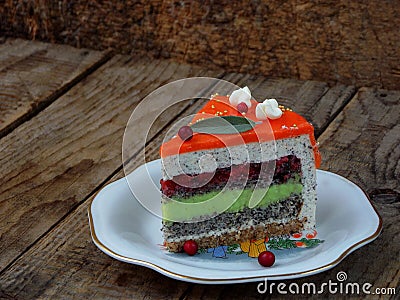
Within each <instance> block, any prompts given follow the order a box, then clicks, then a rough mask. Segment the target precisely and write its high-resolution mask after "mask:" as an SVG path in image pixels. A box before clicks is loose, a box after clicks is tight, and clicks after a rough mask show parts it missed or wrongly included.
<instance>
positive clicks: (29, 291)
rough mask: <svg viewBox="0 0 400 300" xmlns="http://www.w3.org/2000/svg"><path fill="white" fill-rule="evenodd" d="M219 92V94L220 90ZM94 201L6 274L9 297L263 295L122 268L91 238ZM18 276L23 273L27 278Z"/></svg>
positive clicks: (319, 90)
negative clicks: (89, 210)
mask: <svg viewBox="0 0 400 300" xmlns="http://www.w3.org/2000/svg"><path fill="white" fill-rule="evenodd" d="M223 79H225V80H228V79H229V80H230V81H232V82H234V83H236V84H238V85H240V86H243V85H244V84H248V85H249V87H250V88H251V89H252V91H253V92H254V94H255V95H264V93H265V92H266V91H267V90H268V88H267V87H266V86H267V85H269V84H271V85H272V84H273V85H275V86H276V89H278V87H279V86H280V85H281V83H280V82H276V81H274V80H273V81H269V80H268V79H265V78H264V77H261V76H248V75H243V74H227V75H225V76H223ZM267 82H269V84H267ZM284 82H285V84H288V85H291V84H292V85H296V84H297V85H298V86H299V87H300V89H301V87H302V86H303V85H304V86H305V87H303V89H304V91H303V94H302V95H303V97H304V99H308V101H310V102H312V101H314V103H318V102H319V101H321V98H323V97H324V95H326V94H328V93H329V90H327V87H326V86H325V85H323V84H321V83H305V82H302V83H301V82H298V81H294V82H291V81H287V80H285V81H284ZM312 85H314V87H312ZM294 90H296V89H293V91H294ZM213 92H217V90H215V91H213ZM285 95H286V96H287V98H289V99H292V100H288V101H289V102H288V104H293V106H294V105H296V104H295V102H290V101H294V100H293V99H295V98H296V97H295V96H296V95H291V94H290V93H289V92H287V93H286V94H285ZM204 101H205V100H195V101H194V102H193V104H192V105H191V106H189V107H188V108H187V109H186V110H185V111H184V113H183V114H182V115H181V116H185V115H190V114H193V113H195V112H196V111H197V110H198V109H199V108H200V107H201V106H202V105H203V103H204ZM308 104H309V103H308ZM299 109H300V110H301V109H303V110H305V109H307V105H299ZM327 109H331V108H330V107H328V108H327ZM304 112H305V111H304ZM326 115H329V113H327V114H326ZM328 119H329V118H327V120H328ZM169 126H173V124H169V125H168V127H167V128H165V130H163V132H162V133H159V134H158V135H156V136H155V138H154V139H153V140H152V141H151V142H150V143H149V144H148V146H147V147H146V150H145V151H143V152H142V153H138V155H137V156H141V155H143V154H144V153H145V154H146V159H147V160H153V159H156V158H158V157H159V147H160V145H161V143H162V141H163V138H164V134H165V132H167V130H168V128H169ZM322 126H324V124H322ZM113 146H115V143H114V145H113ZM131 163H132V165H131V168H132V169H134V168H136V167H138V165H140V164H139V163H138V160H132V162H131ZM96 168H97V167H96ZM122 176H124V173H123V171H122V170H121V171H120V172H119V173H118V174H116V175H115V176H114V177H113V178H111V179H110V180H109V181H108V182H107V184H108V183H110V182H112V181H114V180H116V179H118V178H121V177H122ZM91 199H93V196H92V197H91V198H90V199H89V200H88V201H85V202H84V203H83V204H82V205H80V206H79V207H78V208H77V209H76V210H74V211H73V212H72V213H71V214H69V215H68V216H67V217H66V218H65V219H64V220H63V221H62V222H60V223H59V224H58V225H57V226H56V227H55V228H54V229H52V230H51V231H50V232H49V233H48V234H46V235H45V236H44V237H43V238H41V239H40V240H38V241H37V242H36V243H35V244H34V245H33V246H32V247H31V248H30V249H29V250H27V252H26V253H24V255H22V256H21V257H20V258H19V259H18V260H16V261H15V262H14V263H13V264H12V265H11V266H10V267H9V268H7V269H6V270H4V271H3V273H2V274H1V275H0V285H2V286H3V295H2V296H3V297H6V296H7V297H21V298H34V297H39V298H46V297H54V296H55V295H57V296H58V297H66V298H69V297H74V295H76V297H79V298H89V299H91V298H135V299H141V298H155V299H159V298H160V299H177V298H181V299H200V298H203V296H204V299H208V298H210V299H211V298H217V297H218V296H219V297H221V299H229V298H246V299H247V298H249V297H253V298H257V297H258V296H259V295H257V290H256V285H255V284H239V285H222V286H205V285H198V284H188V283H184V282H180V281H176V280H171V279H169V278H167V277H165V276H163V275H161V274H159V273H157V272H155V271H152V270H148V269H146V268H144V267H139V266H135V265H128V264H124V263H120V262H118V261H115V260H114V259H112V258H110V257H108V256H106V255H105V254H104V253H102V252H101V251H100V250H98V249H97V248H96V247H95V246H94V245H93V243H92V242H91V239H90V236H89V226H88V222H87V216H86V209H87V205H88V202H89V201H91ZM41 253H42V254H43V255H41ZM16 274H17V275H18V274H21V275H22V274H23V276H17V275H16ZM0 295H1V294H0ZM31 295H34V297H32V296H31Z"/></svg>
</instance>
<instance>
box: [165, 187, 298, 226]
mask: <svg viewBox="0 0 400 300" xmlns="http://www.w3.org/2000/svg"><path fill="white" fill-rule="evenodd" d="M302 189H303V186H302V185H301V184H300V183H285V184H278V185H272V186H270V187H269V189H268V190H266V189H252V188H248V189H244V190H225V191H224V190H223V191H212V192H208V193H205V194H198V195H194V196H192V197H190V198H188V199H184V198H178V197H175V198H172V199H173V200H171V201H168V202H166V203H164V204H163V205H162V207H161V209H162V215H163V219H164V220H169V221H175V222H179V221H185V220H191V219H193V218H196V217H200V216H208V215H213V214H216V213H218V214H219V213H222V212H227V213H234V212H239V211H241V210H243V209H244V208H246V207H250V208H253V207H256V208H266V207H267V206H269V205H271V204H274V203H277V202H279V201H281V200H285V199H287V198H288V197H290V195H292V194H300V193H301V192H302Z"/></svg>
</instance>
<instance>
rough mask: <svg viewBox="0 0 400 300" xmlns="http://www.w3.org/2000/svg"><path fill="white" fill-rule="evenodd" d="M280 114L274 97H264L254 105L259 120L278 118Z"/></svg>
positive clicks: (280, 111)
mask: <svg viewBox="0 0 400 300" xmlns="http://www.w3.org/2000/svg"><path fill="white" fill-rule="evenodd" d="M281 116H282V110H281V109H280V108H279V106H278V102H277V101H276V99H266V100H264V102H263V103H259V104H257V106H256V117H257V119H259V120H266V119H271V120H275V119H279V118H280V117H281Z"/></svg>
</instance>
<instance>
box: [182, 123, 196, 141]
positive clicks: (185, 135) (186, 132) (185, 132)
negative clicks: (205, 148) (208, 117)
mask: <svg viewBox="0 0 400 300" xmlns="http://www.w3.org/2000/svg"><path fill="white" fill-rule="evenodd" d="M178 135H179V137H180V138H181V139H182V140H184V141H188V140H190V139H191V138H192V136H193V130H192V128H191V127H190V126H183V127H181V128H180V129H179V131H178Z"/></svg>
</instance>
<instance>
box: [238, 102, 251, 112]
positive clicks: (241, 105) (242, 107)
mask: <svg viewBox="0 0 400 300" xmlns="http://www.w3.org/2000/svg"><path fill="white" fill-rule="evenodd" d="M237 110H238V111H239V112H241V113H247V111H248V110H249V108H248V107H247V104H246V103H244V102H240V103H239V104H238V106H237Z"/></svg>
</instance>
